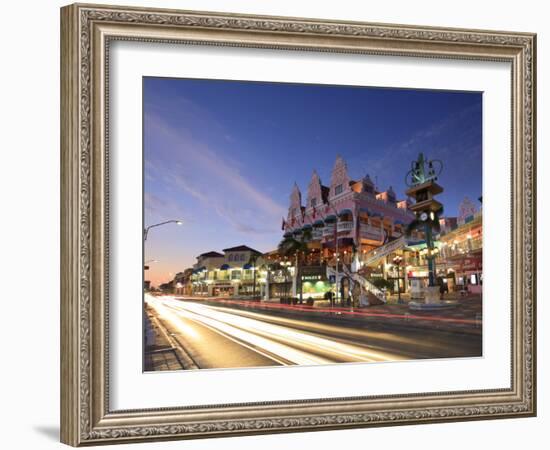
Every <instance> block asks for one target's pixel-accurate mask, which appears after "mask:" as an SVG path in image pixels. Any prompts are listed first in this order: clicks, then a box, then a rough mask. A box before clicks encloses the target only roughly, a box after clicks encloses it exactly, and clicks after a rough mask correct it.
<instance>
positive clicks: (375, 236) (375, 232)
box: [359, 223, 384, 241]
mask: <svg viewBox="0 0 550 450" xmlns="http://www.w3.org/2000/svg"><path fill="white" fill-rule="evenodd" d="M359 234H360V236H361V238H363V239H370V240H372V241H382V240H383V239H384V235H383V233H382V230H381V229H380V227H373V226H372V225H368V224H364V223H363V224H361V228H360V231H359Z"/></svg>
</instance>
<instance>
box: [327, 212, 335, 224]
mask: <svg viewBox="0 0 550 450" xmlns="http://www.w3.org/2000/svg"><path fill="white" fill-rule="evenodd" d="M336 220H337V219H336V216H335V215H334V214H330V215H329V216H327V217H325V223H334V222H336Z"/></svg>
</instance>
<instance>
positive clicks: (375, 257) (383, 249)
mask: <svg viewBox="0 0 550 450" xmlns="http://www.w3.org/2000/svg"><path fill="white" fill-rule="evenodd" d="M406 245H407V240H406V239H405V236H401V237H399V238H397V239H395V240H393V241H391V242H388V243H387V244H384V245H382V246H380V247H378V248H375V249H374V250H371V251H370V252H368V253H367V254H366V255H365V257H364V258H363V264H364V265H366V266H370V265H372V264H375V263H377V262H378V261H380V260H381V259H382V258H384V257H385V256H388V255H390V254H391V253H393V252H395V251H397V250H400V249H402V248H403V247H405V246H406Z"/></svg>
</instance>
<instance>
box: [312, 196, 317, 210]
mask: <svg viewBox="0 0 550 450" xmlns="http://www.w3.org/2000/svg"><path fill="white" fill-rule="evenodd" d="M316 206H317V199H316V198H312V199H311V207H312V208H315V207H316Z"/></svg>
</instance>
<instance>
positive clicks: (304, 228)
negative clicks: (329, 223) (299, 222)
mask: <svg viewBox="0 0 550 450" xmlns="http://www.w3.org/2000/svg"><path fill="white" fill-rule="evenodd" d="M306 230H311V225H310V224H309V223H307V224H305V225H304V226H303V227H302V231H306Z"/></svg>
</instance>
